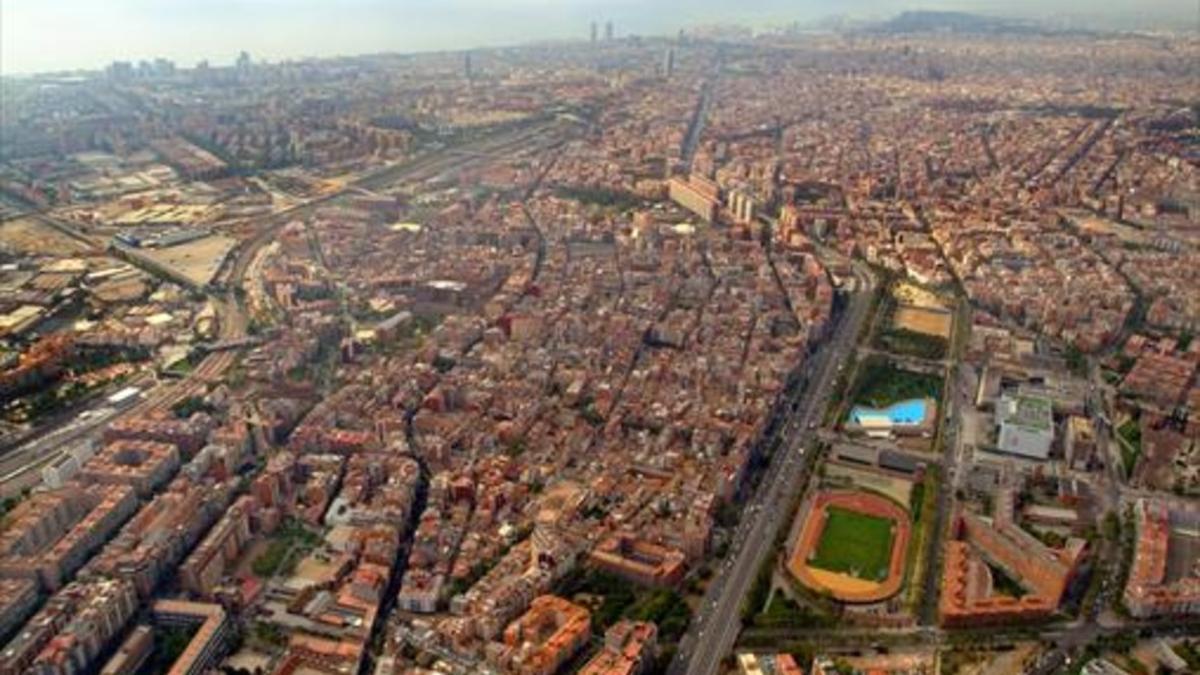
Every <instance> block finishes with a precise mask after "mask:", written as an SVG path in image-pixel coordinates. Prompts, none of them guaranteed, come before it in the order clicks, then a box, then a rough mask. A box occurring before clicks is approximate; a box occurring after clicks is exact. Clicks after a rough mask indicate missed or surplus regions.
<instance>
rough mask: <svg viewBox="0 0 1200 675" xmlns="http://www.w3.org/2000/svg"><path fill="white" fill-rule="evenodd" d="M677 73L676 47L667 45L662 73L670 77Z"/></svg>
mask: <svg viewBox="0 0 1200 675" xmlns="http://www.w3.org/2000/svg"><path fill="white" fill-rule="evenodd" d="M674 74H675V48H674V47H667V51H666V53H664V54H663V64H662V75H663V77H665V78H667V79H670V77H671V76H672V75H674Z"/></svg>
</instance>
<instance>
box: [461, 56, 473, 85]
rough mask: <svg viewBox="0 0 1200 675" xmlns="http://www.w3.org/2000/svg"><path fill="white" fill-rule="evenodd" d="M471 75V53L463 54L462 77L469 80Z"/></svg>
mask: <svg viewBox="0 0 1200 675" xmlns="http://www.w3.org/2000/svg"><path fill="white" fill-rule="evenodd" d="M471 75H472V72H471V52H465V53H464V54H463V77H465V78H467V79H468V80H469V79H471Z"/></svg>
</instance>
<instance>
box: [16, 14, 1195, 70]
mask: <svg viewBox="0 0 1200 675" xmlns="http://www.w3.org/2000/svg"><path fill="white" fill-rule="evenodd" d="M912 9H921V10H959V11H972V12H982V13H986V14H995V15H1002V16H1022V17H1034V18H1039V19H1043V18H1051V19H1056V20H1059V21H1064V22H1067V23H1069V24H1072V25H1079V26H1086V27H1101V28H1117V27H1124V28H1138V29H1140V28H1164V27H1171V26H1176V27H1180V28H1184V29H1186V28H1188V27H1189V22H1190V28H1191V29H1196V28H1197V22H1198V21H1200V17H1198V16H1197V13H1198V12H1200V10H1198V9H1197V7H1196V3H1195V2H1192V0H1136V1H1135V0H1117V1H1115V2H1105V3H1102V4H1101V5H1097V3H1095V2H1090V1H1089V0H1053V1H1051V2H1041V1H1038V0H1006V1H1000V0H926V1H924V2H912V1H910V0H845V1H837V0H803V1H801V2H795V1H786V2H785V1H783V0H755V1H753V2H749V3H736V4H731V3H729V2H722V1H717V0H691V1H684V0H656V1H653V2H644V1H641V0H507V1H505V0H400V1H387V0H343V1H341V2H323V1H320V0H216V1H214V2H205V3H188V2H174V1H171V2H164V1H162V0H114V1H112V2H92V1H90V0H51V1H48V2H41V1H38V0H10V1H8V2H6V3H5V7H4V14H3V21H2V22H0V75H11V74H28V73H34V72H45V71H52V70H70V69H78V68H82V69H94V68H97V67H100V66H102V65H103V64H105V63H107V62H109V61H113V60H119V59H133V60H137V59H144V58H153V57H155V56H160V57H166V58H171V59H175V60H176V61H179V62H181V63H182V64H186V65H189V66H190V65H194V64H195V63H196V62H197V61H200V60H204V59H207V60H210V61H212V62H213V63H220V62H228V61H232V59H233V58H234V57H235V56H236V54H237V53H238V52H240V51H241V50H243V49H246V50H249V51H251V52H252V53H254V54H257V55H260V56H261V57H262V58H266V59H270V60H280V59H298V58H306V57H312V56H339V55H340V56H353V55H358V54H366V53H372V52H417V51H436V50H445V49H463V48H471V47H482V46H502V45H513V44H520V43H523V42H529V41H535V40H568V39H581V38H582V37H583V35H584V30H585V29H586V24H587V22H588V21H591V20H599V21H606V20H612V21H614V22H615V23H616V25H617V26H618V28H619V31H620V33H621V34H623V35H629V34H639V35H669V34H674V33H675V32H676V31H678V30H680V29H687V28H689V27H695V26H700V25H704V24H708V23H716V22H738V23H744V24H746V25H750V26H754V27H756V28H768V27H772V26H780V25H783V24H788V23H791V22H794V21H795V22H802V23H803V22H811V21H817V20H820V19H824V18H827V17H831V16H846V17H854V18H860V19H885V18H888V17H890V16H892V15H894V14H896V13H898V12H900V11H904V10H912ZM581 26H582V27H584V28H581Z"/></svg>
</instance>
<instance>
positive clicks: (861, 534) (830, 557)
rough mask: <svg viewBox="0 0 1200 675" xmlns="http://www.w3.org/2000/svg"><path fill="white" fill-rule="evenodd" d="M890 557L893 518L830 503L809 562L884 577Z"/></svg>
mask: <svg viewBox="0 0 1200 675" xmlns="http://www.w3.org/2000/svg"><path fill="white" fill-rule="evenodd" d="M891 559H892V521H890V520H888V519H887V518H877V517H875V516H868V515H866V514H864V513H858V512H856V511H849V510H847V509H843V508H839V507H836V506H830V507H829V508H828V510H827V512H826V520H825V528H824V529H823V530H822V531H821V540H820V541H819V542H818V543H817V550H816V552H815V553H814V554H813V558H812V560H811V561H809V564H810V565H812V566H813V567H816V568H819V569H823V570H829V571H831V572H845V573H847V574H850V575H852V576H855V577H858V578H859V579H867V580H871V581H880V580H883V579H886V578H887V574H888V564H889V563H890V562H891Z"/></svg>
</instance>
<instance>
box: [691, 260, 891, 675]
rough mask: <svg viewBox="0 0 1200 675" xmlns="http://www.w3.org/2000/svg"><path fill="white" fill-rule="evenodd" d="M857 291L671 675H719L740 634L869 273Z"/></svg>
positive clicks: (858, 318) (855, 326)
mask: <svg viewBox="0 0 1200 675" xmlns="http://www.w3.org/2000/svg"><path fill="white" fill-rule="evenodd" d="M855 270H856V276H857V277H858V278H859V280H860V283H859V284H858V285H857V287H858V288H859V289H861V290H860V291H859V292H856V293H854V294H853V295H852V296H851V299H850V303H849V306H848V307H847V308H846V310H845V312H844V313H843V315H842V317H841V318H840V319H839V320H838V324H837V326H836V328H835V330H834V331H833V333H832V335H831V336H830V338H829V340H828V341H827V342H826V343H825V345H824V346H823V347H822V348H821V349H820V350H819V351H818V352H817V353H816V355H815V356H814V357H813V358H812V359H811V360H810V361H809V362H808V364H807V365H806V366H805V368H804V370H803V371H802V379H803V380H806V381H807V382H806V384H804V385H802V386H798V387H790V388H789V390H788V393H786V394H785V396H787V397H789V399H790V400H789V401H788V405H787V407H786V408H785V409H787V410H791V411H792V413H791V415H790V417H789V418H788V419H787V420H786V422H785V424H784V425H783V427H782V429H781V430H780V431H779V434H780V440H781V441H782V442H781V443H780V444H779V447H778V449H777V450H776V451H775V452H774V453H773V454H772V456H771V459H770V465H769V466H768V468H767V469H766V471H765V473H764V475H765V476H766V478H765V479H764V480H765V482H764V484H763V485H761V486H760V487H759V489H758V491H757V493H756V494H755V495H754V496H753V497H752V498H751V499H750V500H749V502H748V503H747V504H745V506H744V509H743V513H744V514H745V515H743V517H742V522H741V524H740V525H739V527H738V530H737V532H736V534H735V535H734V538H733V542H732V544H731V546H730V553H729V555H728V557H727V558H726V561H725V562H724V563H723V565H722V567H721V568H720V570H719V571H718V573H717V576H716V577H715V579H714V581H713V583H712V585H711V586H710V587H709V590H708V593H707V594H706V595H705V598H704V602H703V605H702V607H701V609H700V611H699V612H698V614H697V616H696V618H695V620H694V621H693V622H692V625H691V628H690V630H689V632H688V634H687V635H686V636H684V638H683V640H682V641H681V642H680V645H679V652H678V654H677V655H676V658H675V660H674V661H673V662H672V663H671V667H670V668H669V669H668V671H667V672H668V673H669V674H671V675H682V674H683V673H688V674H689V675H714V674H715V673H717V672H718V671H719V669H720V666H721V661H722V659H724V658H725V655H726V654H728V653H729V652H730V651H731V650H732V649H733V646H734V643H735V642H736V640H737V636H738V632H739V631H740V630H741V606H742V599H743V598H745V597H746V594H747V593H748V592H749V590H750V586H751V584H752V583H753V582H754V578H755V576H756V575H757V574H758V570H759V568H760V567H761V566H762V564H763V561H764V560H766V559H767V556H768V555H769V554H771V553H772V549H773V548H774V547H775V539H776V534H777V533H778V531H779V528H780V527H781V526H783V525H786V524H787V523H788V522H790V520H791V516H792V514H791V513H790V512H789V511H790V509H789V508H788V507H789V505H790V504H791V502H792V496H793V495H795V494H796V492H797V491H798V490H801V489H802V488H803V483H804V480H803V479H804V478H805V477H806V476H807V470H808V468H809V466H810V465H811V462H812V458H813V454H814V453H807V452H805V451H804V449H805V448H806V447H808V446H809V445H810V441H812V440H813V439H815V438H816V433H815V431H814V429H815V428H816V426H817V425H818V424H819V423H820V420H821V418H822V416H823V415H824V411H825V408H826V406H827V404H828V403H829V396H830V393H831V392H832V390H833V384H834V381H835V378H836V377H837V374H838V366H839V365H840V364H842V363H844V362H845V360H846V358H847V356H849V354H850V352H851V350H853V349H854V346H855V343H856V337H857V335H858V333H859V329H860V327H861V325H862V322H863V320H864V319H865V318H866V315H867V311H868V309H869V308H870V305H871V303H870V297H871V293H872V292H873V289H874V280H873V279H872V277H871V275H870V272H869V270H867V269H866V268H865V266H862V267H860V266H857V265H856V267H855Z"/></svg>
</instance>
